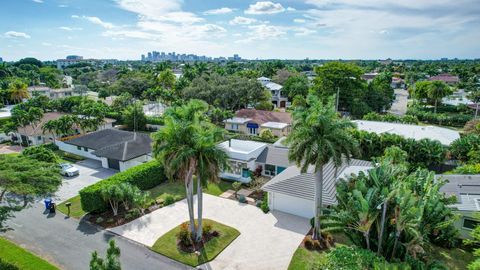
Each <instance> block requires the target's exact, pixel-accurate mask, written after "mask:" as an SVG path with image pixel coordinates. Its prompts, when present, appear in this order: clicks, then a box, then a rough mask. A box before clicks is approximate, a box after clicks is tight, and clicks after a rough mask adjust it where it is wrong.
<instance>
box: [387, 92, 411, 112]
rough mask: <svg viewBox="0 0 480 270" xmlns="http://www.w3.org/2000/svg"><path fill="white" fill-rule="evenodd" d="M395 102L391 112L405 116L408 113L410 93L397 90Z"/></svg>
mask: <svg viewBox="0 0 480 270" xmlns="http://www.w3.org/2000/svg"><path fill="white" fill-rule="evenodd" d="M394 91H395V100H394V101H393V103H392V107H391V108H390V110H389V112H390V113H392V114H396V115H400V116H402V115H405V114H406V113H407V104H408V91H407V90H404V89H395V90H394Z"/></svg>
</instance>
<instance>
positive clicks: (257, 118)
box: [235, 109, 292, 125]
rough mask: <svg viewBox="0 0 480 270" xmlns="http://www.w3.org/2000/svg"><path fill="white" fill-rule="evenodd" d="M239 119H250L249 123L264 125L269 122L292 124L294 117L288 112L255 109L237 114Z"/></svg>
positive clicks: (244, 110) (242, 110)
mask: <svg viewBox="0 0 480 270" xmlns="http://www.w3.org/2000/svg"><path fill="white" fill-rule="evenodd" d="M235 117H237V118H249V119H250V120H249V122H254V123H257V124H259V125H262V124H264V123H267V122H277V123H285V124H291V123H292V116H291V114H290V113H288V112H272V111H262V110H255V109H241V110H239V111H237V112H236V113H235Z"/></svg>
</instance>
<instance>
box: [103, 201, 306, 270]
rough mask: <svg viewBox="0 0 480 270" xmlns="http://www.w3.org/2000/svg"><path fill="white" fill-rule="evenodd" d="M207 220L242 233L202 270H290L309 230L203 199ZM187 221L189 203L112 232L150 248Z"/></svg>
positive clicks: (301, 223)
mask: <svg viewBox="0 0 480 270" xmlns="http://www.w3.org/2000/svg"><path fill="white" fill-rule="evenodd" d="M204 217H205V218H209V219H212V220H215V221H218V222H220V223H224V224H226V225H229V226H232V227H234V228H236V229H237V230H239V231H240V233H241V234H240V236H239V237H238V238H237V239H235V240H234V241H233V242H232V243H231V244H230V245H229V246H228V247H227V248H226V249H225V250H224V251H223V252H222V253H220V255H219V256H218V257H217V258H215V260H213V261H212V262H210V263H208V264H207V265H204V266H203V267H202V269H258V270H266V269H287V268H288V264H289V262H290V259H291V258H292V255H293V253H294V252H295V250H296V248H297V246H298V245H299V244H300V242H301V241H302V239H303V237H304V235H305V234H306V233H307V231H308V230H309V224H308V223H309V222H308V220H307V219H304V218H300V217H297V216H293V215H289V214H285V213H281V212H272V213H269V214H264V213H263V212H262V211H261V210H260V209H259V208H257V207H255V206H251V205H245V204H240V203H238V202H236V201H233V200H228V199H224V198H220V197H216V196H211V195H208V194H205V195H204ZM187 219H188V213H187V204H186V201H185V200H183V201H180V202H177V203H175V204H173V205H170V206H167V207H164V208H161V209H159V210H157V211H154V212H153V213H150V214H148V215H145V216H143V217H141V218H139V219H137V220H134V221H132V222H130V223H128V224H126V225H123V226H119V227H116V228H113V229H111V231H113V232H115V233H117V234H120V235H122V236H125V237H127V238H129V239H132V240H134V241H137V242H140V243H142V244H144V245H147V246H152V245H153V244H154V243H155V241H156V240H157V239H158V238H159V237H160V236H162V235H163V234H165V233H166V232H168V231H169V230H171V229H172V228H174V227H176V226H178V225H179V224H180V223H182V222H184V221H186V220H187Z"/></svg>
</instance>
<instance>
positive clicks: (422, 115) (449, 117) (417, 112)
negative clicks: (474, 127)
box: [407, 107, 472, 127]
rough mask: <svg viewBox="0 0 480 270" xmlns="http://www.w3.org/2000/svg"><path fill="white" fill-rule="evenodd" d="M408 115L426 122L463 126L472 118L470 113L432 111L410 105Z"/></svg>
mask: <svg viewBox="0 0 480 270" xmlns="http://www.w3.org/2000/svg"><path fill="white" fill-rule="evenodd" d="M407 114H408V115H412V116H416V117H417V118H418V120H420V121H422V122H426V123H431V124H436V125H444V126H455V127H463V126H464V125H465V123H467V122H468V121H470V120H472V115H471V114H463V113H450V112H448V113H436V114H435V113H433V112H430V111H425V109H423V108H419V107H411V108H409V109H408V111H407Z"/></svg>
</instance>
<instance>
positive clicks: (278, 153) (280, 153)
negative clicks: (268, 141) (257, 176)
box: [256, 145, 292, 167]
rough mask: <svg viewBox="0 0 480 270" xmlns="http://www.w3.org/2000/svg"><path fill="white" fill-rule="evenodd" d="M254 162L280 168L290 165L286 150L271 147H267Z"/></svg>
mask: <svg viewBox="0 0 480 270" xmlns="http://www.w3.org/2000/svg"><path fill="white" fill-rule="evenodd" d="M256 162H258V163H264V164H271V165H276V166H281V167H288V166H290V165H291V164H292V163H291V162H290V161H289V160H288V148H279V147H275V146H272V145H269V146H267V147H266V148H265V149H264V150H263V151H262V153H261V154H260V155H259V156H258V157H257V160H256Z"/></svg>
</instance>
